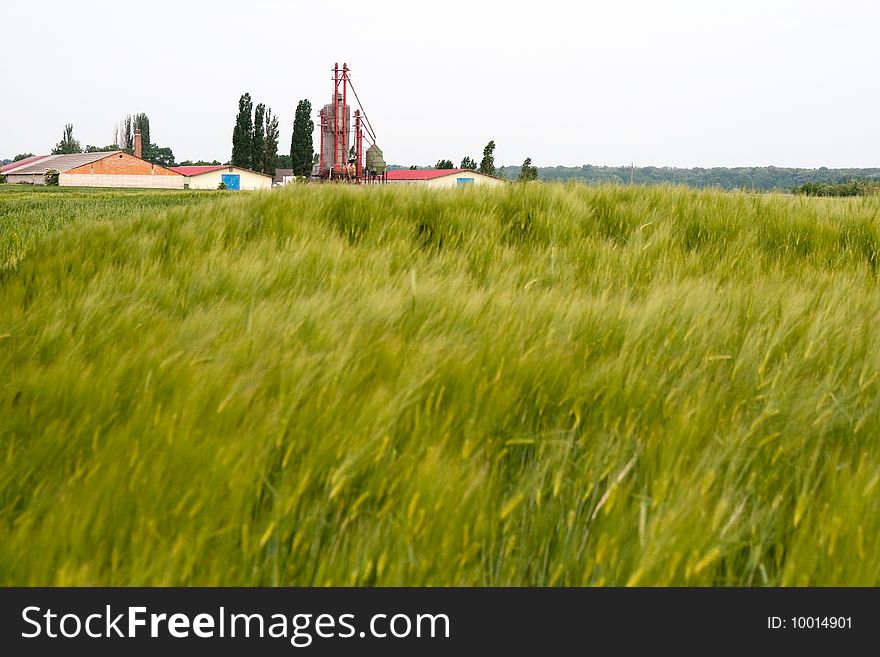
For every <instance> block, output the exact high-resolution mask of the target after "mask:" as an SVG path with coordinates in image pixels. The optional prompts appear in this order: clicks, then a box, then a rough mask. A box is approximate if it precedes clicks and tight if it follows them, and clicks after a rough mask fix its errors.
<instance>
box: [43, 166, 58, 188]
mask: <svg viewBox="0 0 880 657" xmlns="http://www.w3.org/2000/svg"><path fill="white" fill-rule="evenodd" d="M43 182H45V183H46V184H47V185H51V186H54V187H57V186H58V172H57V171H56V170H55V169H49V170H48V171H47V172H46V173H44V174H43Z"/></svg>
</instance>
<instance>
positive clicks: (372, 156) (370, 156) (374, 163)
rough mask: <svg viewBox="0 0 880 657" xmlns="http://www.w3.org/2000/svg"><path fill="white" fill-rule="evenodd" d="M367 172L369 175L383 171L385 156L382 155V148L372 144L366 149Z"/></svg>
mask: <svg viewBox="0 0 880 657" xmlns="http://www.w3.org/2000/svg"><path fill="white" fill-rule="evenodd" d="M366 159H367V162H366V169H367V173H368V174H371V175H379V174H383V173H385V168H386V165H385V158H384V157H383V156H382V149H381V148H379V147H378V146H376V144H373V145H372V146H370V147H369V148H368V149H367V158H366Z"/></svg>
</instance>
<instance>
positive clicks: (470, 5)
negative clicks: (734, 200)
mask: <svg viewBox="0 0 880 657" xmlns="http://www.w3.org/2000/svg"><path fill="white" fill-rule="evenodd" d="M331 8H332V10H331ZM333 25H338V26H340V27H338V28H336V32H335V34H334V32H333V29H334V28H333ZM878 26H880V2H877V1H876V0H837V1H836V2H828V1H827V0H825V1H823V2H818V1H816V0H760V1H756V0H738V1H737V2H731V1H727V2H723V3H721V2H717V1H715V2H713V1H711V0H702V1H698V0H666V1H665V2H659V1H648V0H629V1H627V2H611V1H606V2H596V1H592V0H586V1H582V2H577V1H576V0H568V1H565V2H562V1H560V0H530V1H529V2H521V1H520V0H506V1H504V2H497V1H491V2H484V1H481V2H474V1H471V2H462V1H460V0H458V1H450V2H437V1H435V2H430V3H428V2H418V1H417V0H405V1H399V0H386V1H384V2H363V0H361V1H360V2H349V1H348V0H334V1H333V2H329V1H327V2H324V1H320V0H319V1H317V2H282V1H280V0H274V1H272V0H248V1H247V2H242V1H241V0H237V1H233V0H210V1H205V0H195V1H186V2H184V1H183V0H176V1H175V0H150V2H145V3H120V2H101V1H95V2H90V1H88V0H79V1H77V2H69V1H55V0H51V1H50V0H39V1H35V2H26V1H24V0H18V1H15V2H12V1H9V2H6V1H4V3H3V6H2V8H0V52H2V53H3V64H2V70H3V73H2V74H0V157H12V156H13V155H15V154H17V153H20V152H24V151H32V152H35V153H46V152H48V151H49V150H50V149H51V147H52V146H53V145H54V144H55V143H56V142H57V141H58V140H59V139H60V137H61V131H62V128H63V126H64V124H65V123H67V122H71V123H73V124H74V135H75V136H76V137H77V138H78V139H79V140H80V141H81V142H82V144H83V145H84V146H85V144H86V143H89V144H97V145H106V144H108V143H110V142H111V141H112V139H111V137H112V133H113V126H114V124H115V123H116V122H117V121H119V119H120V118H121V117H122V116H124V115H125V114H128V113H135V112H146V113H147V114H148V115H149V117H150V124H151V131H152V139H153V141H155V142H157V143H159V144H160V145H162V146H170V147H171V148H172V149H173V151H174V154H175V156H176V157H177V159H178V161H180V160H185V159H200V158H201V159H208V160H210V159H214V158H216V159H219V160H221V161H226V160H227V159H228V158H229V156H230V152H231V142H232V128H233V124H234V121H235V114H236V112H237V109H238V98H239V96H240V95H241V94H242V93H243V92H245V91H248V92H250V93H251V95H252V96H253V97H254V100H255V103H256V102H264V103H266V104H267V105H269V106H271V107H272V109H273V110H274V111H275V112H276V113H277V114H279V115H280V117H281V143H280V148H279V150H280V152H282V153H284V152H287V151H289V144H290V134H291V130H292V124H293V113H294V109H295V107H296V102H297V100H298V99H300V98H308V99H310V100H311V101H312V105H313V106H314V109H315V111H317V109H318V107H320V106H321V105H323V104H324V103H326V102H329V99H330V95H331V93H332V82H331V72H330V71H331V69H332V66H333V63H334V62H336V61H338V62H339V63H340V64H341V63H342V62H343V61H345V62H348V63H349V65H350V66H351V67H352V69H353V80H354V84H355V88H356V89H357V91H358V94H359V95H360V98H361V100H362V101H363V102H364V106H365V109H366V111H367V115H368V116H369V118H370V120H371V122H372V124H373V127H374V128H375V129H376V132H377V135H378V138H379V145H380V147H382V149H383V150H384V152H385V158H386V160H388V161H389V162H390V163H395V164H402V165H409V164H420V165H428V164H433V163H434V162H436V161H437V160H438V159H440V158H447V157H448V158H450V159H452V160H453V161H454V162H455V164H456V165H457V164H458V162H459V161H460V160H461V158H462V156H464V155H470V156H471V157H473V158H474V159H476V160H477V161H479V159H480V156H481V152H482V149H483V146H484V145H485V144H486V142H488V141H489V140H490V139H494V140H495V142H496V144H497V150H496V158H495V159H496V163H497V164H507V165H510V164H519V163H521V162H522V160H523V159H524V158H525V157H526V156H531V157H532V160H533V162H534V163H535V164H537V165H539V166H549V165H556V164H564V165H581V164H585V163H589V164H608V165H621V164H628V163H630V162H635V164H636V165H637V166H647V165H656V166H663V165H669V166H747V165H771V164H773V165H777V166H803V167H818V166H828V167H846V166H853V167H867V166H880V81H878V74H877V65H878V64H880V37H878V32H877V30H878ZM317 148H318V135H317V131H316V133H315V149H316V150H317Z"/></svg>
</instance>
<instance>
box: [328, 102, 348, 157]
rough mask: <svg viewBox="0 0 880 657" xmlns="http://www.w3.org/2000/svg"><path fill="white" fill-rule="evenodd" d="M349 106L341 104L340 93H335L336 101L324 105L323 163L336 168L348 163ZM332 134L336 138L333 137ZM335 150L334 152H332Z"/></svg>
mask: <svg viewBox="0 0 880 657" xmlns="http://www.w3.org/2000/svg"><path fill="white" fill-rule="evenodd" d="M350 125H351V107H350V106H349V105H344V104H343V99H342V94H336V102H335V103H333V102H330V103H327V104H326V105H324V140H323V141H324V153H323V156H324V163H325V165H326V166H327V167H328V168H332V169H334V170H338V169H339V167H342V166H345V165H346V164H348V149H349V135H348V132H349V128H348V126H350ZM334 134H338V138H337V139H334V138H333V137H334ZM334 150H335V153H334Z"/></svg>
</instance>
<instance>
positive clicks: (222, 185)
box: [217, 180, 226, 189]
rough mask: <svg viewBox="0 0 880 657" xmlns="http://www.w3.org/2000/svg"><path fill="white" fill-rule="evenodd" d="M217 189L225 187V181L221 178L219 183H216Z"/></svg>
mask: <svg viewBox="0 0 880 657" xmlns="http://www.w3.org/2000/svg"><path fill="white" fill-rule="evenodd" d="M217 189H226V183H225V182H223V181H222V180H221V181H220V184H219V185H217Z"/></svg>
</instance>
